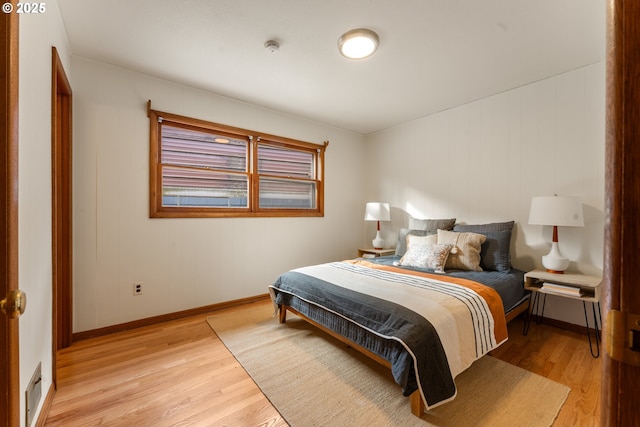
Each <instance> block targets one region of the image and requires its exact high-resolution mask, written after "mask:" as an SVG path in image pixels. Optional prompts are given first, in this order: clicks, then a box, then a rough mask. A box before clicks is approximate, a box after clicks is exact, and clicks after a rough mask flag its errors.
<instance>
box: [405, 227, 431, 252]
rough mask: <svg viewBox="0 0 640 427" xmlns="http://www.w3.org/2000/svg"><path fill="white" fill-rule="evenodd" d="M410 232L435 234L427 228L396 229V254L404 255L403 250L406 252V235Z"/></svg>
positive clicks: (422, 234) (419, 234)
mask: <svg viewBox="0 0 640 427" xmlns="http://www.w3.org/2000/svg"><path fill="white" fill-rule="evenodd" d="M409 234H412V235H414V236H426V235H427V234H436V232H435V231H434V232H433V233H431V232H427V230H410V229H408V228H401V229H400V231H398V243H396V255H398V256H404V254H405V252H407V236H408V235H409Z"/></svg>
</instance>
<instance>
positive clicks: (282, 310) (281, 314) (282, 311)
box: [278, 304, 287, 323]
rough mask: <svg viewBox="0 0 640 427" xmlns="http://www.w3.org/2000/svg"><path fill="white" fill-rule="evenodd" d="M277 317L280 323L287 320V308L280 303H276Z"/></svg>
mask: <svg viewBox="0 0 640 427" xmlns="http://www.w3.org/2000/svg"><path fill="white" fill-rule="evenodd" d="M278 319H279V320H280V323H285V322H286V321H287V308H286V307H285V306H284V305H282V304H280V305H278Z"/></svg>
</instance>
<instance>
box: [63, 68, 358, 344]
mask: <svg viewBox="0 0 640 427" xmlns="http://www.w3.org/2000/svg"><path fill="white" fill-rule="evenodd" d="M72 69H73V76H74V80H73V91H74V92H73V93H74V106H73V107H74V152H73V155H74V158H73V162H74V164H73V167H74V188H73V191H74V195H73V204H74V207H73V215H74V242H73V245H74V295H73V297H74V312H73V316H74V325H73V330H74V332H79V331H84V330H91V329H95V328H100V327H104V326H108V325H115V324H120V323H124V322H128V321H132V320H136V319H141V318H146V317H150V316H155V315H161V314H165V313H172V312H176V311H180V310H186V309H190V308H195V307H201V306H206V305H209V304H215V303H219V302H223V301H230V300H235V299H239V298H244V297H249V296H254V295H260V294H265V293H266V292H267V285H268V284H270V283H272V282H273V281H274V279H275V278H276V277H277V276H278V275H279V274H280V273H282V272H284V271H286V270H288V269H291V268H295V267H299V266H303V265H305V264H311V263H319V262H326V261H331V260H336V259H345V258H353V257H354V256H356V249H357V246H358V244H359V243H360V240H361V224H362V215H363V209H364V198H363V196H362V195H361V194H360V188H361V184H362V176H363V170H364V163H363V160H362V152H363V150H364V137H363V136H362V135H360V134H355V133H351V132H346V131H343V130H340V129H336V128H333V127H329V126H325V125H321V124H318V123H314V122H310V121H307V120H303V119H300V118H296V117H292V116H289V115H285V114H281V113H278V112H275V111H271V110H267V109H264V108H261V107H258V106H255V105H251V104H247V103H243V102H239V101H236V100H232V99H229V98H225V97H222V96H217V95H214V94H211V93H207V92H203V91H199V90H196V89H192V88H189V87H185V86H181V85H178V84H173V83H170V82H168V81H164V80H160V79H157V78H154V77H150V76H147V75H144V74H140V73H135V72H131V71H127V70H124V69H121V68H117V67H113V66H109V65H105V64H101V63H97V62H93V61H90V60H87V59H83V58H80V57H75V56H74V57H73V58H72ZM149 99H150V100H151V101H152V108H154V109H157V110H160V111H166V112H171V113H176V114H181V115H185V116H189V117H195V118H199V119H204V120H208V121H213V122H218V123H224V124H228V125H231V126H237V127H241V128H245V129H252V130H256V131H261V132H265V133H269V134H275V135H279V136H284V137H289V138H295V139H300V140H304V141H309V142H314V143H319V144H320V143H322V142H323V141H325V140H329V147H328V148H327V150H326V153H325V172H326V180H325V216H324V217H323V218H203V219H150V218H149V208H148V205H149V200H148V197H149V196H148V194H149V172H148V170H149V119H148V118H147V115H146V102H147V100H149ZM134 282H143V295H140V296H133V291H132V285H133V283H134Z"/></svg>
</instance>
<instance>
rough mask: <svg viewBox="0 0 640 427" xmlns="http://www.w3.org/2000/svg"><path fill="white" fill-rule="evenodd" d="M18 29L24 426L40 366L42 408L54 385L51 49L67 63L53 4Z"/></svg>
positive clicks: (65, 45)
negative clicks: (29, 389) (27, 402)
mask: <svg viewBox="0 0 640 427" xmlns="http://www.w3.org/2000/svg"><path fill="white" fill-rule="evenodd" d="M19 28H20V41H19V44H20V75H19V80H20V81H19V101H18V102H19V109H20V111H19V114H20V128H19V132H20V134H19V139H20V142H19V145H20V148H19V154H18V155H19V177H18V179H19V195H18V197H19V205H18V212H19V213H18V224H19V225H18V244H19V253H18V259H19V261H18V262H19V286H20V289H22V290H23V291H25V292H26V294H27V309H26V311H25V314H24V315H23V316H22V317H20V390H21V395H20V396H21V399H20V401H21V404H20V406H21V409H20V414H21V416H20V423H21V425H24V424H25V417H24V413H25V402H24V391H25V390H26V388H27V386H28V384H29V381H30V379H31V376H32V375H33V372H34V370H35V369H36V366H37V365H38V363H39V362H42V392H43V396H42V400H41V402H40V403H42V402H43V401H44V397H45V396H46V393H47V392H48V390H49V387H50V386H51V381H52V375H51V374H52V370H51V369H52V359H51V348H52V342H51V334H52V320H51V318H52V258H51V46H52V45H54V46H56V48H57V49H58V54H59V55H60V58H61V60H62V62H63V65H64V67H65V69H66V71H67V73H69V71H70V62H69V55H68V52H69V47H68V42H67V38H66V34H65V31H64V26H63V24H62V19H61V17H60V14H59V12H58V6H57V3H56V1H54V0H50V1H47V4H46V12H45V13H43V14H36V15H26V14H25V15H21V16H20V25H19ZM68 77H69V78H71V77H70V76H68ZM40 409H41V406H40V407H39V408H37V410H38V412H39V411H40Z"/></svg>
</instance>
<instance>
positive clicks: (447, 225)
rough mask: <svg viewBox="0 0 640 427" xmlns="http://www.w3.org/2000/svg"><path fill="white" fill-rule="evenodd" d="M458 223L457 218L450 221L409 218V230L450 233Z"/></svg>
mask: <svg viewBox="0 0 640 427" xmlns="http://www.w3.org/2000/svg"><path fill="white" fill-rule="evenodd" d="M455 223H456V219H455V218H449V219H416V218H409V230H427V231H431V232H433V233H437V231H438V229H440V230H446V231H449V230H451V229H452V228H453V224H455Z"/></svg>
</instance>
